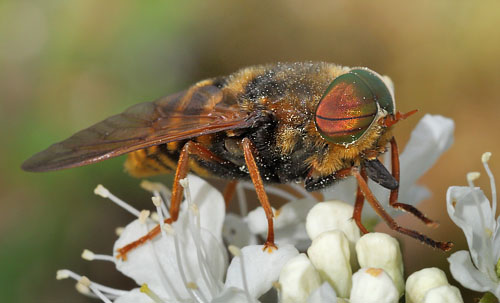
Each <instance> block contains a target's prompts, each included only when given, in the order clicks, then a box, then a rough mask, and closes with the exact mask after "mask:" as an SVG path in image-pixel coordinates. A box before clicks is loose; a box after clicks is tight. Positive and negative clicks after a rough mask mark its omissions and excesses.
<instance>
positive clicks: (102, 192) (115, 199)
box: [94, 184, 140, 217]
mask: <svg viewBox="0 0 500 303" xmlns="http://www.w3.org/2000/svg"><path fill="white" fill-rule="evenodd" d="M94 194H96V195H98V196H101V197H103V198H107V199H110V200H111V201H113V202H114V203H116V204H117V205H118V206H120V207H121V208H123V209H125V210H126V211H128V212H129V213H131V214H132V215H134V216H136V217H139V214H140V212H139V211H138V210H137V209H135V208H134V207H133V206H131V205H129V204H128V203H127V202H125V201H123V200H121V199H119V198H118V197H116V196H115V195H113V194H112V193H111V192H110V191H109V190H107V189H106V188H105V187H104V186H102V185H101V184H99V185H97V187H96V188H95V189H94Z"/></svg>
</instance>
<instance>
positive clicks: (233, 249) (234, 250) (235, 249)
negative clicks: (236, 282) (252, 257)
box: [227, 245, 253, 302]
mask: <svg viewBox="0 0 500 303" xmlns="http://www.w3.org/2000/svg"><path fill="white" fill-rule="evenodd" d="M227 248H228V250H229V252H230V253H231V254H232V255H233V256H235V257H239V258H240V267H241V275H242V281H243V291H245V295H246V296H247V300H248V302H253V300H252V297H251V296H250V292H249V291H248V281H247V275H246V272H245V262H244V260H243V259H244V258H243V254H242V253H241V250H240V249H239V248H238V247H236V246H234V245H229V246H228V247H227Z"/></svg>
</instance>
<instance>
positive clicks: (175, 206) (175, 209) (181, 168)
mask: <svg viewBox="0 0 500 303" xmlns="http://www.w3.org/2000/svg"><path fill="white" fill-rule="evenodd" d="M192 154H194V155H197V156H198V157H200V158H201V159H203V160H205V161H212V162H217V163H224V160H222V159H221V158H219V157H217V156H216V155H214V154H213V153H212V152H211V151H209V150H208V149H207V148H205V147H204V146H203V145H201V144H200V143H197V142H194V141H188V142H187V143H186V144H184V146H183V147H182V150H181V153H180V155H179V160H178V162H177V169H176V171H175V177H174V183H173V186H172V196H171V203H170V218H167V219H165V220H164V222H165V223H166V224H172V223H173V222H175V221H177V219H178V217H179V209H180V204H181V201H182V194H183V192H184V188H183V187H182V185H181V184H180V180H182V179H184V178H186V176H187V173H188V172H189V155H192ZM160 231H161V230H160V225H159V224H158V225H156V226H155V227H154V228H153V229H152V230H150V231H149V233H147V234H146V235H145V236H143V237H141V238H139V239H137V240H135V241H134V242H132V243H129V244H127V245H126V246H124V247H122V248H120V249H118V256H117V258H119V259H123V260H126V259H127V253H128V252H129V251H131V250H132V249H134V248H136V247H138V246H140V245H142V244H143V243H145V242H146V241H148V240H151V239H153V238H154V237H156V236H157V235H158V234H160Z"/></svg>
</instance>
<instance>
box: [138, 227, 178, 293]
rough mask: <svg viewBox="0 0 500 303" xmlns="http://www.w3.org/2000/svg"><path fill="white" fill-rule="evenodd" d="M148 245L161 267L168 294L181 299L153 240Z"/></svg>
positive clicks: (158, 266)
mask: <svg viewBox="0 0 500 303" xmlns="http://www.w3.org/2000/svg"><path fill="white" fill-rule="evenodd" d="M162 222H163V220H162ZM145 227H146V233H148V232H149V230H148V227H147V225H145ZM160 228H162V229H163V228H165V227H164V226H163V227H162V226H160ZM161 239H165V238H164V237H163V236H162V237H161ZM146 246H147V248H148V249H149V250H150V251H151V254H152V255H153V260H154V262H155V263H156V267H157V268H159V269H160V274H161V277H162V279H160V281H161V283H162V284H163V287H164V288H165V289H166V291H167V293H168V294H171V295H172V296H173V297H174V298H175V300H177V301H181V297H180V295H179V293H178V291H177V289H176V288H175V287H173V285H172V281H170V279H169V277H168V275H167V273H166V271H165V269H164V267H163V264H162V263H161V262H160V259H159V258H158V254H157V252H156V249H155V247H154V245H153V242H152V241H149V242H148V243H146Z"/></svg>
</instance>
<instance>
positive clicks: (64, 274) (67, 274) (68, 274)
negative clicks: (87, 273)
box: [56, 269, 128, 296]
mask: <svg viewBox="0 0 500 303" xmlns="http://www.w3.org/2000/svg"><path fill="white" fill-rule="evenodd" d="M82 277H83V276H80V275H78V274H76V273H74V272H72V271H71V270H68V269H60V270H58V271H57V274H56V279H57V280H62V279H67V278H71V279H73V280H76V281H80V280H81V279H82ZM87 279H88V278H87ZM84 281H85V280H84ZM88 281H89V282H90V286H92V287H96V288H97V289H98V290H100V291H102V292H105V293H107V294H111V295H116V296H123V295H125V294H127V293H128V291H127V290H121V289H116V288H111V287H108V286H104V285H102V284H99V283H96V282H92V281H90V280H88Z"/></svg>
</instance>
